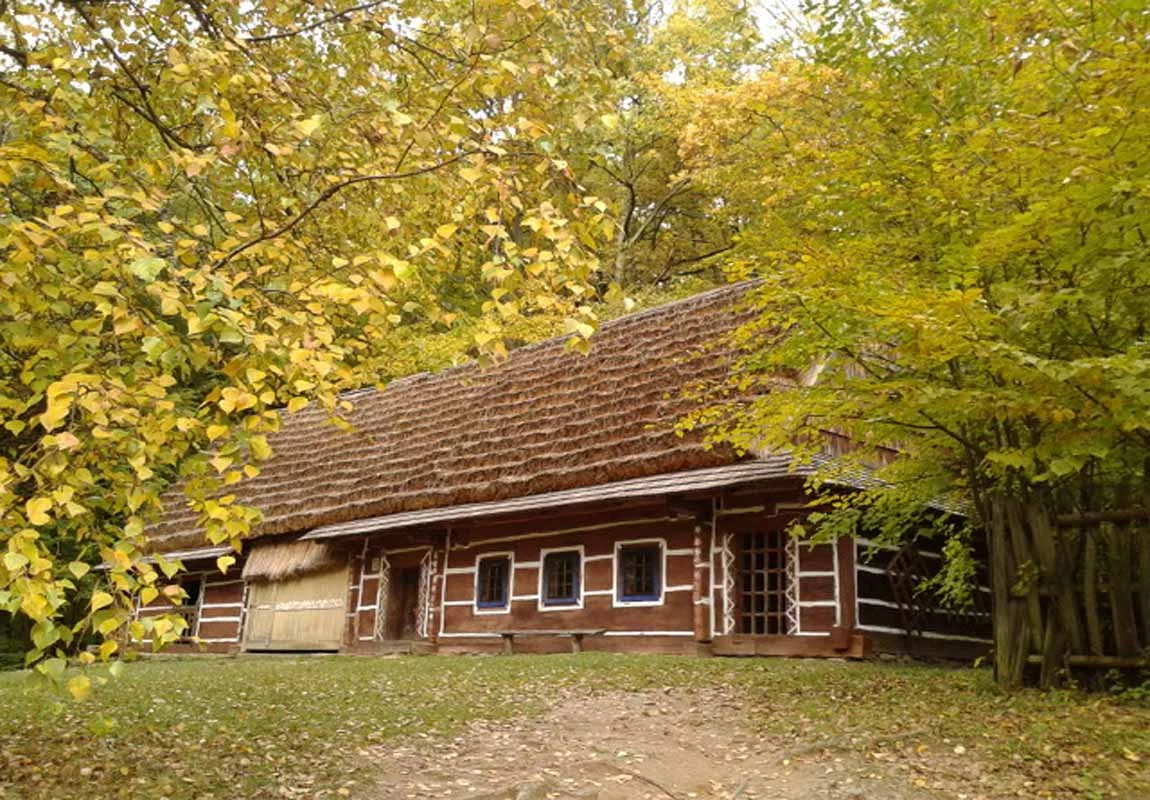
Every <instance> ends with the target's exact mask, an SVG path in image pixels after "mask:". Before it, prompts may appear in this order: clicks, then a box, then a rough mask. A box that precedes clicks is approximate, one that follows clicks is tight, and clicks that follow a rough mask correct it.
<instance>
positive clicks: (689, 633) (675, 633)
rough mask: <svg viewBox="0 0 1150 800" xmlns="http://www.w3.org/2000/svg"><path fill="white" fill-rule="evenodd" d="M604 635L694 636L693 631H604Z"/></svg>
mask: <svg viewBox="0 0 1150 800" xmlns="http://www.w3.org/2000/svg"><path fill="white" fill-rule="evenodd" d="M603 635H604V636H694V635H695V632H694V631H606V632H605V633H604V634H603Z"/></svg>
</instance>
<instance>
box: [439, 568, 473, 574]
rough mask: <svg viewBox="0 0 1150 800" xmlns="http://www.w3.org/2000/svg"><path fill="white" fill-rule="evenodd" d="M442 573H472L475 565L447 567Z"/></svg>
mask: <svg viewBox="0 0 1150 800" xmlns="http://www.w3.org/2000/svg"><path fill="white" fill-rule="evenodd" d="M443 574H444V575H474V574H475V567H448V568H447V569H445V570H444V571H443Z"/></svg>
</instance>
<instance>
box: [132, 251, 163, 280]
mask: <svg viewBox="0 0 1150 800" xmlns="http://www.w3.org/2000/svg"><path fill="white" fill-rule="evenodd" d="M167 265H168V262H166V261H164V259H162V258H156V257H155V256H148V257H145V258H137V259H136V260H135V261H133V262H132V263H131V264H129V265H128V269H129V270H130V271H131V273H132V274H133V275H135V276H136V277H137V278H139V279H140V280H142V281H144V282H146V283H151V282H152V281H154V280H155V279H156V278H157V277H158V276H159V274H160V273H161V272H163V271H164V268H165V267H166V266H167Z"/></svg>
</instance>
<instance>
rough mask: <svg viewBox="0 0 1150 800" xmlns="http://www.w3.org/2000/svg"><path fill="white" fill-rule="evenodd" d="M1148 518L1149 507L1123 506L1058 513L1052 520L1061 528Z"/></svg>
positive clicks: (1149, 517)
mask: <svg viewBox="0 0 1150 800" xmlns="http://www.w3.org/2000/svg"><path fill="white" fill-rule="evenodd" d="M1136 520H1150V508H1124V509H1119V510H1117V511H1084V512H1082V513H1079V514H1059V515H1058V516H1057V517H1055V518H1054V521H1055V522H1056V523H1057V524H1058V526H1059V527H1061V528H1074V527H1087V526H1093V525H1101V524H1102V523H1104V522H1134V521H1136Z"/></svg>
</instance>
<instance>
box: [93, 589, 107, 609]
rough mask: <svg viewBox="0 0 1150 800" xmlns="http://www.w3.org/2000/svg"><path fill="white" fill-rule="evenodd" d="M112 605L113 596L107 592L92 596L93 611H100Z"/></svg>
mask: <svg viewBox="0 0 1150 800" xmlns="http://www.w3.org/2000/svg"><path fill="white" fill-rule="evenodd" d="M110 605H112V595H110V594H108V593H107V592H96V593H95V594H94V595H92V610H93V611H99V610H100V609H101V608H105V607H106V606H110Z"/></svg>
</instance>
